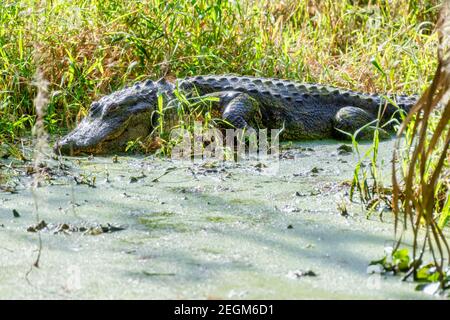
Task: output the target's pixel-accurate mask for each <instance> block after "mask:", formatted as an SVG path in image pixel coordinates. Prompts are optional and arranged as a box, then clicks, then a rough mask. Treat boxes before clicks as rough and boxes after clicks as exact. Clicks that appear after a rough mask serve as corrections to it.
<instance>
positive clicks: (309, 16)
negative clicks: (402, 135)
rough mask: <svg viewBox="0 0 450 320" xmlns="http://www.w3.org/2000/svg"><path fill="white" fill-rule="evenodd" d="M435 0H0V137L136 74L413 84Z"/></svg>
mask: <svg viewBox="0 0 450 320" xmlns="http://www.w3.org/2000/svg"><path fill="white" fill-rule="evenodd" d="M439 3H440V1H438V0H396V1H387V0H342V1H334V0H300V1H298V0H285V1H281V0H280V1H273V0H262V1H252V0H241V1H238V0H236V1H232V0H230V1H225V0H215V1H213V0H198V1H196V0H170V1H166V0H140V1H122V0H47V1H45V0H20V1H18V0H2V2H1V3H0V141H1V142H2V144H6V143H8V144H10V145H14V144H17V142H18V139H20V138H21V137H23V136H24V135H26V134H28V133H29V130H30V128H31V127H32V125H33V124H34V121H35V111H34V107H33V98H34V97H35V95H36V88H35V87H34V86H33V81H34V80H33V79H34V76H35V74H36V71H37V69H38V68H40V69H41V70H42V72H43V75H44V78H45V79H47V80H48V82H49V90H50V93H51V95H50V101H49V107H48V114H47V116H46V118H45V125H46V129H47V130H48V131H49V132H50V133H61V131H64V130H67V128H72V127H73V126H74V125H75V123H76V121H77V120H79V119H80V118H81V117H82V116H83V115H84V114H85V113H86V111H87V109H88V107H89V105H90V102H91V101H92V99H96V98H98V97H99V96H101V95H103V94H107V93H109V92H111V91H113V90H116V89H118V88H120V87H122V86H124V85H125V84H128V83H131V82H133V81H135V80H139V79H143V78H147V77H150V78H159V77H167V78H175V77H183V76H189V75H198V74H209V73H215V74H219V73H236V74H245V75H257V76H267V77H281V78H290V79H297V80H300V81H305V82H319V83H327V84H331V85H336V86H342V87H345V88H349V89H354V90H360V91H367V92H374V91H379V92H404V93H420V92H422V91H423V90H424V89H425V88H426V86H427V85H428V84H429V83H430V81H431V78H432V76H433V72H434V70H435V67H436V65H437V62H436V58H435V56H436V48H437V36H436V34H435V33H433V31H434V27H435V23H436V19H437V13H438V11H439V8H438V6H439Z"/></svg>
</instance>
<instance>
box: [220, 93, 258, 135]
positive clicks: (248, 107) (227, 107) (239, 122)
mask: <svg viewBox="0 0 450 320" xmlns="http://www.w3.org/2000/svg"><path fill="white" fill-rule="evenodd" d="M221 100H222V105H223V112H222V119H223V120H225V121H226V122H228V123H229V124H231V125H232V126H233V127H235V128H237V129H247V130H249V131H250V130H251V131H254V129H253V128H252V127H251V125H250V124H249V123H250V122H253V120H255V117H256V116H257V114H258V112H259V104H258V102H257V101H256V100H255V99H253V98H252V97H251V96H250V95H248V94H246V93H242V92H227V93H225V94H222V97H221Z"/></svg>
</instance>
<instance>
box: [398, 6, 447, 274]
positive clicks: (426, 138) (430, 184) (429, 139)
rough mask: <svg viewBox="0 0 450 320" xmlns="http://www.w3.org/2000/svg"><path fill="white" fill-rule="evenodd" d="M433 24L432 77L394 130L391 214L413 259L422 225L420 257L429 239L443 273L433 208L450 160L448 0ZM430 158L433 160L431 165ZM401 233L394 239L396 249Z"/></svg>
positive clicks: (443, 247) (443, 250)
mask: <svg viewBox="0 0 450 320" xmlns="http://www.w3.org/2000/svg"><path fill="white" fill-rule="evenodd" d="M437 28H438V34H439V44H440V45H439V49H438V60H439V61H438V67H437V70H436V72H435V76H434V79H433V81H432V83H431V85H430V87H429V88H428V89H427V90H426V91H425V93H424V94H423V95H422V97H421V98H420V99H419V101H418V103H417V104H416V105H415V106H414V107H413V108H412V109H411V111H410V113H409V114H408V115H407V117H406V119H405V121H404V122H403V124H402V126H401V128H400V130H399V132H398V140H397V143H396V145H395V150H394V156H393V175H392V182H393V204H392V208H393V210H394V214H395V230H396V234H397V232H398V227H399V224H400V218H403V219H402V220H403V231H404V230H405V229H406V228H407V227H408V225H409V226H410V227H411V228H412V231H413V236H414V238H413V239H414V240H413V259H414V260H416V258H417V249H418V248H419V246H420V244H419V240H418V239H419V231H420V230H421V229H422V225H424V226H425V239H424V240H423V244H422V246H421V247H422V250H421V252H420V255H419V259H421V257H422V255H423V251H424V249H425V243H428V246H429V248H430V250H431V253H432V256H433V258H434V261H435V264H436V267H437V268H438V270H439V271H440V272H443V271H442V270H443V264H444V261H445V259H447V260H448V259H449V258H450V247H449V244H448V241H447V239H446V236H445V234H444V233H443V232H442V230H441V229H440V228H439V226H438V224H437V222H436V213H435V212H434V211H435V208H436V201H437V199H436V197H435V195H436V191H437V190H436V188H437V185H438V182H439V179H440V177H442V176H443V175H445V172H443V171H444V170H448V168H447V167H446V166H445V161H446V159H448V158H449V145H450V130H449V128H448V126H449V123H450V1H446V2H445V3H444V4H443V6H442V9H441V13H440V18H439V21H438V24H437ZM436 110H439V119H436V118H435V117H436V114H435V111H436ZM406 131H410V133H412V136H413V137H414V138H413V142H411V145H410V146H409V148H408V150H407V151H406V152H407V153H409V155H410V158H409V163H408V167H407V169H406V170H405V171H406V172H403V171H402V170H398V169H397V161H398V160H400V159H401V156H399V155H400V141H401V140H400V137H401V136H402V135H403V134H404V133H405V132H406ZM411 146H412V149H411ZM432 159H434V160H432ZM430 161H433V165H432V166H430V163H431V162H430ZM398 171H400V172H401V173H402V174H403V177H402V179H401V181H403V183H402V184H400V183H399V178H398V177H397V174H398ZM408 222H409V223H408ZM402 237H403V232H402V234H401V235H400V237H399V238H398V243H397V248H398V246H399V244H400V241H401V239H402ZM435 249H437V253H438V255H436V252H435ZM417 267H418V265H416V264H414V268H417Z"/></svg>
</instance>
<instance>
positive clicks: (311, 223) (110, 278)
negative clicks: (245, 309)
mask: <svg viewBox="0 0 450 320" xmlns="http://www.w3.org/2000/svg"><path fill="white" fill-rule="evenodd" d="M340 145H341V143H339V142H336V141H321V142H317V141H316V142H308V143H299V144H295V145H293V148H292V149H290V150H287V151H283V152H282V159H281V160H280V162H279V167H278V171H277V174H275V175H274V174H272V173H273V172H272V169H273V164H270V163H267V164H264V163H254V162H248V163H246V162H242V163H228V164H220V165H218V164H216V163H213V162H208V161H206V162H203V163H199V164H195V165H192V164H191V163H182V162H175V161H171V160H167V159H165V160H164V159H158V158H153V157H145V158H144V157H131V156H130V157H120V156H119V157H118V158H117V159H114V158H113V157H95V158H93V159H90V158H87V157H84V158H64V160H63V161H62V163H63V164H64V166H63V167H67V168H66V169H65V170H66V171H67V172H70V174H71V175H73V176H72V177H71V176H67V175H61V176H55V177H54V178H53V179H52V180H51V181H50V183H48V182H44V183H43V184H42V187H40V188H37V189H36V192H35V194H36V196H37V201H38V206H39V210H38V212H39V221H41V220H43V221H45V222H46V223H47V224H48V226H47V228H44V229H42V230H41V232H40V234H41V237H42V250H41V256H40V261H39V268H32V265H33V263H34V261H35V260H36V256H37V254H38V248H39V242H38V234H37V233H36V232H30V231H33V230H32V228H31V229H30V226H35V225H36V224H37V222H38V221H37V220H36V215H35V211H34V201H33V197H32V193H31V191H30V188H29V185H30V183H31V178H30V177H26V176H23V177H20V178H19V179H18V181H20V183H19V184H18V185H17V193H8V192H0V298H2V299H5V298H19V299H22V298H25V299H27V298H45V299H48V298H50V299H53V298H57V299H65V298H71V299H72V298H73V299H78V298H88V299H95V298H102V299H103V298H104V299H108V298H125V299H127V298H137V299H197V298H198V299H208V298H209V299H228V298H231V299H265V298H268V299H304V298H306V299H328V298H331V299H335V298H337V299H339V298H350V299H384V298H393V299H399V298H400V299H411V298H419V299H420V298H430V296H427V295H425V294H424V293H420V292H416V291H414V284H411V283H404V282H401V281H400V278H399V277H389V276H387V277H385V276H381V275H378V274H375V275H369V274H367V266H368V264H369V262H370V261H371V260H375V259H379V258H381V257H382V256H383V255H384V252H383V248H384V247H385V246H390V245H392V238H393V231H394V230H393V224H392V221H390V222H389V220H391V217H390V216H391V213H389V212H388V213H385V217H386V218H385V219H386V220H387V222H382V221H380V219H379V218H378V215H377V214H373V215H372V216H371V217H370V218H369V219H367V218H366V214H367V212H366V211H365V210H363V208H362V207H361V205H359V204H347V209H348V213H349V216H346V217H345V216H343V215H342V214H341V213H340V212H339V210H338V209H337V207H338V204H339V203H342V201H343V199H346V198H348V197H347V196H345V193H348V190H349V188H348V186H345V185H343V184H342V182H344V181H349V180H350V179H351V177H352V174H353V167H354V164H355V163H356V156H355V154H352V153H348V154H339V152H338V147H339V146H340ZM392 148H393V141H386V142H382V143H381V144H380V157H381V158H384V159H385V161H384V167H385V168H386V171H389V168H390V166H391V164H390V158H391V153H392ZM2 162H3V164H4V165H5V164H7V163H8V161H7V160H2ZM53 162H54V163H52V164H51V166H54V167H56V166H58V162H57V161H53ZM5 168H7V167H3V168H2V169H1V170H3V171H5V172H6V169H5ZM56 171H57V170H56ZM56 171H55V172H56ZM74 177H75V178H74ZM75 179H76V181H77V182H76V181H75ZM13 210H15V211H14V213H15V215H16V217H14V214H13ZM27 229H28V230H29V231H27ZM122 229H123V230H122ZM30 269H32V270H31V272H29V271H30Z"/></svg>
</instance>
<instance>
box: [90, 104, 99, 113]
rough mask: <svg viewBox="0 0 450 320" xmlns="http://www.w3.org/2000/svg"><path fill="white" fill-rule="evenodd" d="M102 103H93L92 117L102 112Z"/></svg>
mask: <svg viewBox="0 0 450 320" xmlns="http://www.w3.org/2000/svg"><path fill="white" fill-rule="evenodd" d="M100 109H101V108H100V103H98V102H93V103H92V104H91V108H90V113H91V115H92V116H95V115H96V114H98V112H99V111H100Z"/></svg>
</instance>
